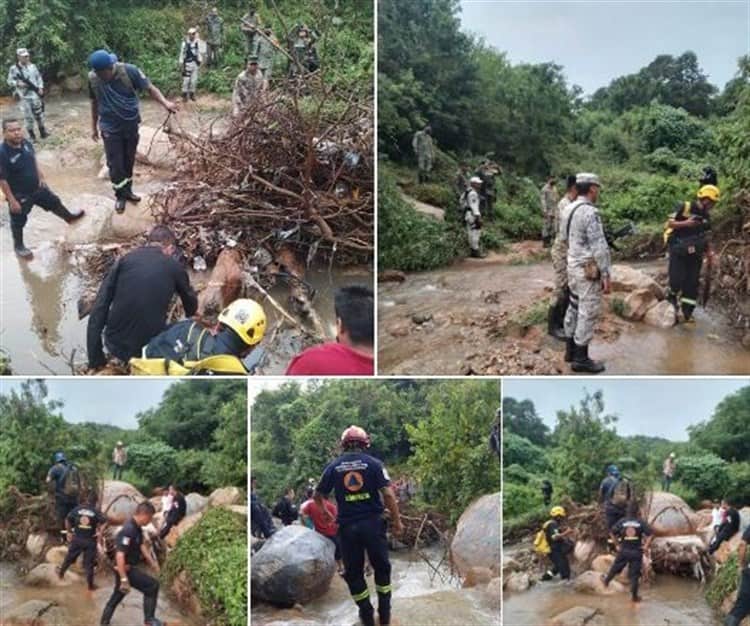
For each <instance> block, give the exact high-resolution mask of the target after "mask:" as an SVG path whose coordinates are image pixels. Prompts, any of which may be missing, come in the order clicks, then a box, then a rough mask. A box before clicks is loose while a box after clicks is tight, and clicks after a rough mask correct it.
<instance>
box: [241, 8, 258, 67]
mask: <svg viewBox="0 0 750 626" xmlns="http://www.w3.org/2000/svg"><path fill="white" fill-rule="evenodd" d="M259 27H260V15H258V13H257V11H256V8H255V3H254V2H251V3H250V4H248V8H247V13H245V15H243V16H242V17H241V18H240V30H241V31H242V33H243V34H244V35H245V55H246V56H251V55H254V54H256V53H257V45H258V43H257V41H256V38H257V37H258V28H259Z"/></svg>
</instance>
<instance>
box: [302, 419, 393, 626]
mask: <svg viewBox="0 0 750 626" xmlns="http://www.w3.org/2000/svg"><path fill="white" fill-rule="evenodd" d="M341 447H342V449H343V454H342V455H341V456H340V457H338V458H337V459H335V460H334V461H332V462H331V463H330V464H329V465H328V467H326V468H325V470H324V472H323V476H322V477H321V479H320V482H319V483H318V486H317V488H316V490H315V495H314V499H315V503H316V504H317V505H318V507H319V508H320V510H321V511H322V513H321V516H322V518H323V521H324V522H325V523H329V522H332V521H333V519H332V518H331V515H330V513H329V512H328V509H327V508H326V507H325V497H326V496H327V495H328V494H329V493H331V492H332V491H333V492H334V494H335V496H336V503H337V504H338V519H337V521H338V523H339V537H340V538H341V552H342V556H343V559H344V568H345V572H346V573H345V574H344V578H345V579H346V584H347V585H348V586H349V592H350V593H351V595H352V599H353V600H354V602H355V603H356V604H357V606H358V607H359V618H360V620H361V622H362V624H363V625H364V626H375V616H374V610H373V606H372V604H371V602H370V590H369V589H368V587H367V580H366V579H365V553H367V557H368V560H369V561H370V563H371V564H372V567H373V570H374V571H375V589H376V591H377V593H378V615H379V617H380V621H379V624H380V625H381V626H386V625H388V624H390V623H391V563H390V560H389V558H388V539H387V535H386V525H385V521H384V520H383V517H382V515H383V511H384V506H383V503H385V506H386V507H388V510H389V512H390V514H391V523H392V524H393V533H394V534H395V535H401V533H402V532H403V526H402V525H401V516H400V514H399V510H398V501H397V500H396V496H395V494H394V493H393V490H392V489H391V480H390V477H389V476H388V472H387V470H386V469H385V467H384V466H383V464H382V463H381V462H380V461H379V460H378V459H376V458H375V457H373V456H370V455H369V454H367V453H366V452H365V450H367V448H369V447H370V436H369V435H368V434H367V432H365V430H364V429H363V428H360V427H359V426H350V427H349V428H347V429H346V430H345V431H344V432H343V433H342V435H341Z"/></svg>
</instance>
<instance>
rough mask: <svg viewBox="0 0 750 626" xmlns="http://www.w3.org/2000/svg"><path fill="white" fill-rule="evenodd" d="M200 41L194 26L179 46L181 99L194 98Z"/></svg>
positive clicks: (199, 62)
mask: <svg viewBox="0 0 750 626" xmlns="http://www.w3.org/2000/svg"><path fill="white" fill-rule="evenodd" d="M201 61H202V59H201V50H200V41H199V40H198V31H197V30H196V29H195V28H190V29H189V30H188V36H187V39H184V40H183V41H182V45H181V46H180V67H181V68H182V101H183V102H187V99H188V98H190V99H191V100H195V89H196V87H197V86H198V68H199V67H200V64H201Z"/></svg>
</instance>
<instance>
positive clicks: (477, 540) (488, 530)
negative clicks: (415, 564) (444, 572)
mask: <svg viewBox="0 0 750 626" xmlns="http://www.w3.org/2000/svg"><path fill="white" fill-rule="evenodd" d="M500 544H501V540H500V494H499V493H492V494H489V495H486V496H482V497H481V498H479V499H478V500H476V501H474V502H473V503H472V504H471V506H470V507H469V508H468V509H466V510H465V511H464V512H463V515H461V517H460V519H459V520H458V525H457V527H456V534H455V536H454V537H453V542H452V543H451V555H452V556H453V562H454V564H455V565H456V568H457V569H458V571H459V573H460V574H461V575H465V573H466V572H467V571H469V569H470V568H472V567H488V568H489V569H491V570H492V571H493V572H496V573H497V574H498V575H499V574H500V563H501V561H502V559H501V556H500Z"/></svg>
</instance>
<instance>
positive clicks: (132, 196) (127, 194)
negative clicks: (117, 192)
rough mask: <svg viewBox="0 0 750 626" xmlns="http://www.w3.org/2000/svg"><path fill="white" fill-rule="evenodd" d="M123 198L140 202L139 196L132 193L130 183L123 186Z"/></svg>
mask: <svg viewBox="0 0 750 626" xmlns="http://www.w3.org/2000/svg"><path fill="white" fill-rule="evenodd" d="M122 197H123V198H125V199H126V200H127V201H128V202H140V201H141V197H140V196H139V195H137V194H135V193H133V189H132V187H131V186H130V185H128V186H127V187H126V188H125V192H124V193H123V196H122Z"/></svg>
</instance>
